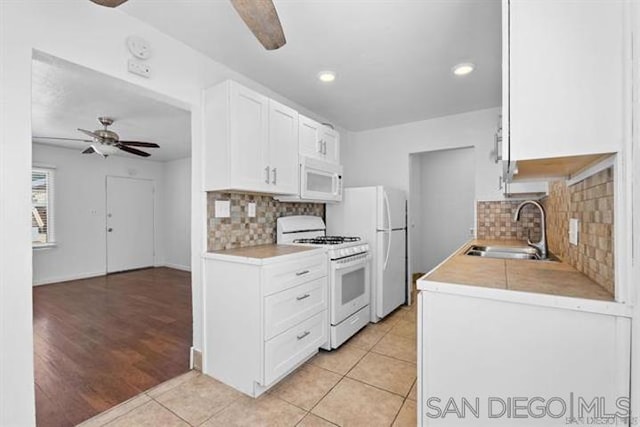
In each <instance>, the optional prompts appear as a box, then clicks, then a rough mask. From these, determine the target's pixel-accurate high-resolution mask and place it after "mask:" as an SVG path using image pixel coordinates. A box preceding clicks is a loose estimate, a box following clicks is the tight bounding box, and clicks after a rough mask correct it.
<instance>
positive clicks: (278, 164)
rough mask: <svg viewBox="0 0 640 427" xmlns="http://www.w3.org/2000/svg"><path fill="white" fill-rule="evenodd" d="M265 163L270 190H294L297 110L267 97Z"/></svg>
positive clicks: (298, 176)
mask: <svg viewBox="0 0 640 427" xmlns="http://www.w3.org/2000/svg"><path fill="white" fill-rule="evenodd" d="M269 166H270V168H271V184H270V190H269V191H270V192H272V193H279V194H297V193H298V182H299V181H300V174H299V163H298V112H297V111H295V110H293V109H291V108H289V107H287V106H284V105H282V104H280V103H278V102H275V101H273V100H269Z"/></svg>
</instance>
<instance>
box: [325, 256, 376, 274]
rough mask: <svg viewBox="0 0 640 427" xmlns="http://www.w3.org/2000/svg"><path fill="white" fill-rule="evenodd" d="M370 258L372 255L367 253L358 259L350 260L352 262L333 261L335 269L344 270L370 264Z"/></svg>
mask: <svg viewBox="0 0 640 427" xmlns="http://www.w3.org/2000/svg"><path fill="white" fill-rule="evenodd" d="M369 258H371V255H369V254H367V255H366V256H364V257H362V258H358V259H356V260H353V261H350V262H345V263H340V262H336V263H332V264H333V269H334V270H335V271H338V270H344V269H345V268H351V267H361V266H366V265H367V264H368V262H369Z"/></svg>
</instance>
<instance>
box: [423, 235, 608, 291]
mask: <svg viewBox="0 0 640 427" xmlns="http://www.w3.org/2000/svg"><path fill="white" fill-rule="evenodd" d="M471 245H499V246H526V243H523V242H520V241H490V240H471V241H469V242H467V243H466V244H465V245H464V246H462V247H461V248H460V249H459V250H458V251H456V252H455V253H454V254H453V255H452V256H450V257H449V258H448V259H447V260H445V261H444V262H443V263H442V264H440V265H439V266H438V267H436V268H435V269H434V270H432V271H431V272H429V273H428V274H427V275H425V276H423V277H422V278H421V279H420V281H428V282H441V283H450V284H456V285H469V286H476V287H483V288H492V289H503V290H512V291H521V292H530V293H537V294H547V295H556V296H565V297H574V298H585V299H591V300H600V301H610V302H611V301H614V296H613V295H611V294H610V293H609V292H608V291H606V290H605V289H604V288H602V287H601V286H600V285H598V284H597V283H596V282H594V281H593V280H591V279H590V278H588V277H587V276H585V275H584V274H582V273H581V272H579V271H578V270H576V269H575V268H573V267H572V266H570V265H569V264H567V263H565V262H562V261H534V260H512V259H495V258H486V257H474V256H468V255H465V252H466V251H467V249H468V248H469V246H471Z"/></svg>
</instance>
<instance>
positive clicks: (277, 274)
mask: <svg viewBox="0 0 640 427" xmlns="http://www.w3.org/2000/svg"><path fill="white" fill-rule="evenodd" d="M328 268H329V266H328V264H327V258H326V255H325V254H320V255H318V256H312V257H305V258H302V259H299V260H294V261H288V262H283V263H278V264H274V265H269V266H266V267H265V268H264V274H265V282H264V284H265V286H264V295H270V294H273V293H276V292H280V291H283V290H285V289H289V288H292V287H294V286H297V285H300V284H302V283H306V282H309V281H311V280H314V279H318V278H320V277H325V276H326V275H327V269H328Z"/></svg>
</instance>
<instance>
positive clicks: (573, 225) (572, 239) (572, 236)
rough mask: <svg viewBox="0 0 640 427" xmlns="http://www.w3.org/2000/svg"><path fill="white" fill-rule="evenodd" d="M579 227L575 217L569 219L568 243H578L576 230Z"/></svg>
mask: <svg viewBox="0 0 640 427" xmlns="http://www.w3.org/2000/svg"><path fill="white" fill-rule="evenodd" d="M579 229H580V221H578V220H577V219H576V218H571V219H569V243H571V244H572V245H577V244H578V230H579Z"/></svg>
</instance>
